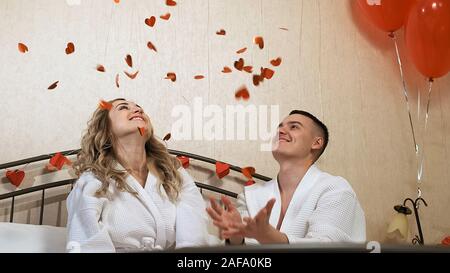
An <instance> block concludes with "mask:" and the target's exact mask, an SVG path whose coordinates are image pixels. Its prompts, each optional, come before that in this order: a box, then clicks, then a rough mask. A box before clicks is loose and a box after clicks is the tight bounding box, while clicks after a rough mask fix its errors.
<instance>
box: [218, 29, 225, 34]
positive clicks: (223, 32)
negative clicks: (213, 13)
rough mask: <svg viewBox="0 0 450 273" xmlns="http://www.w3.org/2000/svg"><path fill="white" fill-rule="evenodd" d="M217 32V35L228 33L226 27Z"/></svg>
mask: <svg viewBox="0 0 450 273" xmlns="http://www.w3.org/2000/svg"><path fill="white" fill-rule="evenodd" d="M216 34H217V35H225V34H227V32H226V31H225V30H224V29H221V30H219V31H216Z"/></svg>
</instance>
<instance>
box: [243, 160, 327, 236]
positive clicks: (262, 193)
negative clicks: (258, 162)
mask: <svg viewBox="0 0 450 273" xmlns="http://www.w3.org/2000/svg"><path fill="white" fill-rule="evenodd" d="M321 172H322V171H321V170H319V168H317V167H316V165H315V164H313V165H311V167H309V169H308V171H307V172H306V173H305V175H304V176H303V178H302V180H301V181H300V183H299V184H298V186H297V188H296V189H295V192H294V194H293V196H292V199H291V202H290V204H289V206H288V208H287V210H286V214H285V216H284V219H283V222H282V224H281V227H280V231H284V230H285V229H286V228H287V227H289V226H290V224H291V223H290V222H291V221H292V220H293V219H294V217H295V214H296V213H298V210H299V208H300V207H301V206H302V204H303V203H304V201H305V200H306V196H307V194H308V192H309V190H310V189H311V188H312V187H313V186H314V184H315V183H314V182H315V181H316V180H317V178H318V177H319V175H320V173H321ZM272 198H275V200H276V201H275V204H274V206H273V209H272V213H271V215H270V218H269V223H270V224H271V225H272V226H273V227H276V226H277V225H278V220H279V219H280V213H281V195H280V189H279V186H278V176H277V178H275V179H272V180H271V181H269V182H266V183H265V184H263V185H261V184H253V185H252V186H248V187H245V199H246V202H247V208H248V211H249V213H250V216H251V217H255V216H256V214H257V213H258V212H259V211H260V210H261V209H262V208H263V207H264V206H265V205H266V204H267V202H268V201H269V200H270V199H272Z"/></svg>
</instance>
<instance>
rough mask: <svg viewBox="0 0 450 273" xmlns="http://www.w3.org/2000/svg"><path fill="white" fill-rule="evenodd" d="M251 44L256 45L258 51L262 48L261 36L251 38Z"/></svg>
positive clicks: (262, 40)
mask: <svg viewBox="0 0 450 273" xmlns="http://www.w3.org/2000/svg"><path fill="white" fill-rule="evenodd" d="M253 43H255V44H257V45H258V46H259V48H260V49H263V48H264V39H263V37H261V36H256V37H255V38H253Z"/></svg>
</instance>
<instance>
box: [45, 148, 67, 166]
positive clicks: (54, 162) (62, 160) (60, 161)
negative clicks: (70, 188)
mask: <svg viewBox="0 0 450 273" xmlns="http://www.w3.org/2000/svg"><path fill="white" fill-rule="evenodd" d="M68 162H69V160H68V159H67V158H66V157H65V156H64V155H63V154H62V153H60V152H58V153H56V154H55V155H54V156H52V158H50V160H49V165H50V166H48V167H50V168H47V169H49V170H51V169H52V168H51V166H53V167H55V168H56V169H57V170H61V169H62V167H63V166H64V164H67V163H68Z"/></svg>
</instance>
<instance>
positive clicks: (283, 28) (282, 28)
mask: <svg viewBox="0 0 450 273" xmlns="http://www.w3.org/2000/svg"><path fill="white" fill-rule="evenodd" d="M280 29H281V30H285V31H288V30H289V29H287V28H285V27H280Z"/></svg>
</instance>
